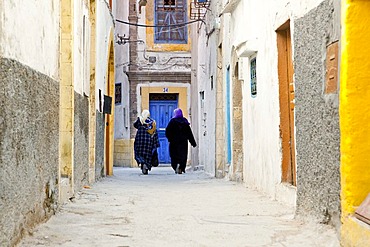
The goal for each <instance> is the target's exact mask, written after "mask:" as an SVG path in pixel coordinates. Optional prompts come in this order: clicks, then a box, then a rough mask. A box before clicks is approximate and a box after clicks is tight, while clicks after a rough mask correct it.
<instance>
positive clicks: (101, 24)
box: [91, 0, 113, 109]
mask: <svg viewBox="0 0 370 247" xmlns="http://www.w3.org/2000/svg"><path fill="white" fill-rule="evenodd" d="M107 6H108V4H107V2H106V1H104V0H99V1H98V2H97V3H96V20H99V21H98V22H96V57H95V59H96V77H95V78H96V91H95V94H96V109H99V89H100V90H102V96H103V95H104V94H107V92H106V84H105V82H106V80H107V69H108V60H107V59H108V58H109V50H108V49H109V39H110V35H111V33H112V32H113V19H112V15H111V13H110V11H109V8H108V7H107ZM91 93H93V92H91ZM102 100H103V98H102Z"/></svg>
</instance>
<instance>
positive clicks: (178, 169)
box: [175, 164, 181, 174]
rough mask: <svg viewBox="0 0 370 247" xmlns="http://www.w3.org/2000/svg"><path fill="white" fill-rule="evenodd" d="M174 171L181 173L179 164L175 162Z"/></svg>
mask: <svg viewBox="0 0 370 247" xmlns="http://www.w3.org/2000/svg"><path fill="white" fill-rule="evenodd" d="M175 173H176V174H181V170H180V164H177V166H176V170H175Z"/></svg>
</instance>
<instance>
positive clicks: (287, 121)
mask: <svg viewBox="0 0 370 247" xmlns="http://www.w3.org/2000/svg"><path fill="white" fill-rule="evenodd" d="M276 35H277V48H278V75H279V95H280V96H279V101H280V137H281V139H282V152H283V153H282V156H283V159H282V182H287V183H290V184H292V185H294V186H296V183H297V181H296V164H295V139H294V135H295V130H294V82H293V62H292V44H291V34H290V21H289V20H288V21H287V22H286V23H284V24H283V25H282V26H281V27H280V28H278V29H277V30H276Z"/></svg>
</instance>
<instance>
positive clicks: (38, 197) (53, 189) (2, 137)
mask: <svg viewBox="0 0 370 247" xmlns="http://www.w3.org/2000/svg"><path fill="white" fill-rule="evenodd" d="M58 104H59V84H58V82H56V81H54V80H52V79H51V78H50V77H47V76H45V75H43V74H40V73H38V72H36V71H34V70H33V69H31V68H29V67H27V66H24V65H23V64H21V63H19V62H17V61H14V60H10V59H5V58H0V105H1V109H0V246H12V245H13V244H15V243H16V241H17V240H18V239H19V238H20V237H21V235H22V234H23V233H24V232H26V231H27V230H28V229H30V228H31V227H33V226H34V225H36V224H37V223H39V222H41V221H44V220H45V219H47V218H48V217H50V215H52V214H53V213H54V211H55V210H56V205H57V200H58V189H57V188H58V186H57V184H58V155H59V151H58V147H59V142H58V141H59V136H58V133H59V131H58V130H59V125H58V123H59V108H58Z"/></svg>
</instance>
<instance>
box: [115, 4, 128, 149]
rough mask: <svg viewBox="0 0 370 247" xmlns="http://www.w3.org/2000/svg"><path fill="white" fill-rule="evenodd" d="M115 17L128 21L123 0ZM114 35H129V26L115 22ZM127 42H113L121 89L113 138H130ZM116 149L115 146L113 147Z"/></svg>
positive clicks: (117, 81)
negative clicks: (120, 99)
mask: <svg viewBox="0 0 370 247" xmlns="http://www.w3.org/2000/svg"><path fill="white" fill-rule="evenodd" d="M115 17H116V19H119V20H124V21H128V19H127V18H128V4H126V2H123V1H118V2H117V8H116V14H115ZM114 31H115V36H117V35H120V36H125V37H128V36H129V26H128V25H124V24H122V23H119V22H116V28H115V30H114ZM128 48H129V44H128V43H126V44H121V45H119V44H117V43H115V65H116V73H115V83H121V85H122V90H121V95H122V101H121V103H120V104H116V105H115V114H114V126H115V128H114V139H115V140H117V139H125V140H128V139H129V138H130V127H131V125H130V123H129V121H130V119H129V108H128V107H129V97H127V95H128V94H129V83H128V78H127V75H126V74H125V72H126V71H128V64H129V49H128ZM114 150H116V148H115V149H114Z"/></svg>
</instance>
